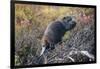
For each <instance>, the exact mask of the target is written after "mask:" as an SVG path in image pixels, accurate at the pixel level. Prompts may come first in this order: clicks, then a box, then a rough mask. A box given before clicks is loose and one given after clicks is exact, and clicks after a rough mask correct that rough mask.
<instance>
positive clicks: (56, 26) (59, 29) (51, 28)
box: [42, 16, 76, 49]
mask: <svg viewBox="0 0 100 69" xmlns="http://www.w3.org/2000/svg"><path fill="white" fill-rule="evenodd" d="M75 25H76V22H75V21H73V19H72V17H70V16H67V17H64V18H63V19H62V20H61V21H56V22H54V23H50V24H49V25H48V26H47V28H46V30H45V32H44V35H43V38H42V46H44V47H46V49H49V48H52V46H54V45H55V44H57V43H58V42H60V41H61V40H62V37H63V36H64V34H65V32H66V31H68V30H71V29H73V28H74V27H75Z"/></svg>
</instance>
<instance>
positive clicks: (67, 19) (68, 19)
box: [63, 16, 72, 22]
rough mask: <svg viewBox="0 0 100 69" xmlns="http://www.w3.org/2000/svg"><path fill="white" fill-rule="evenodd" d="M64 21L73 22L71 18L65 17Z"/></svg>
mask: <svg viewBox="0 0 100 69" xmlns="http://www.w3.org/2000/svg"><path fill="white" fill-rule="evenodd" d="M63 20H64V21H67V22H69V21H72V18H71V17H70V16H67V17H64V18H63Z"/></svg>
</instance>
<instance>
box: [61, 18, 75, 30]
mask: <svg viewBox="0 0 100 69" xmlns="http://www.w3.org/2000/svg"><path fill="white" fill-rule="evenodd" d="M62 24H63V25H64V26H65V28H66V30H71V29H73V28H74V27H75V26H76V21H75V17H74V16H73V17H72V16H66V17H63V18H62Z"/></svg>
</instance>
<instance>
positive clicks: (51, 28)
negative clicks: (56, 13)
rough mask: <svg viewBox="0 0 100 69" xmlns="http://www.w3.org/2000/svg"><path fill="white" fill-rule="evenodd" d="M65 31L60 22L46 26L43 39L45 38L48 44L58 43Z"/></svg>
mask: <svg viewBox="0 0 100 69" xmlns="http://www.w3.org/2000/svg"><path fill="white" fill-rule="evenodd" d="M65 31H66V30H65V27H64V26H63V24H62V23H61V22H60V21H56V22H54V23H50V24H49V25H48V27H47V29H46V30H45V33H44V37H46V38H47V39H48V40H49V41H50V43H58V42H60V41H61V39H62V36H63V35H64V34H65Z"/></svg>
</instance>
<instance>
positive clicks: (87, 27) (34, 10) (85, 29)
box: [15, 4, 95, 66]
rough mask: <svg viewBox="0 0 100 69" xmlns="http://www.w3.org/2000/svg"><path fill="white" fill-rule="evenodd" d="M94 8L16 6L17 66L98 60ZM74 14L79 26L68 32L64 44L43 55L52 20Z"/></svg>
mask: <svg viewBox="0 0 100 69" xmlns="http://www.w3.org/2000/svg"><path fill="white" fill-rule="evenodd" d="M94 11H95V10H94V9H93V8H83V7H64V6H48V5H41V6H40V5H33V4H31V5H28V4H16V5H15V65H16V66H20V65H38V64H52V63H73V62H91V61H95V41H94V40H95V38H94V36H95V34H94V32H95V26H94V24H95V23H94V22H95V20H94V17H95V16H94V14H95V12H94ZM64 16H74V17H75V18H76V21H77V25H76V27H75V28H74V29H73V30H71V31H68V32H66V34H65V35H64V37H63V39H62V45H63V48H61V45H56V48H55V49H54V50H52V51H50V52H48V53H47V54H46V56H45V55H43V56H42V57H41V58H39V55H40V51H41V38H42V36H43V33H44V31H45V29H46V27H47V26H48V24H49V23H51V22H54V21H56V20H60V19H61V18H63V17H64Z"/></svg>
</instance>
